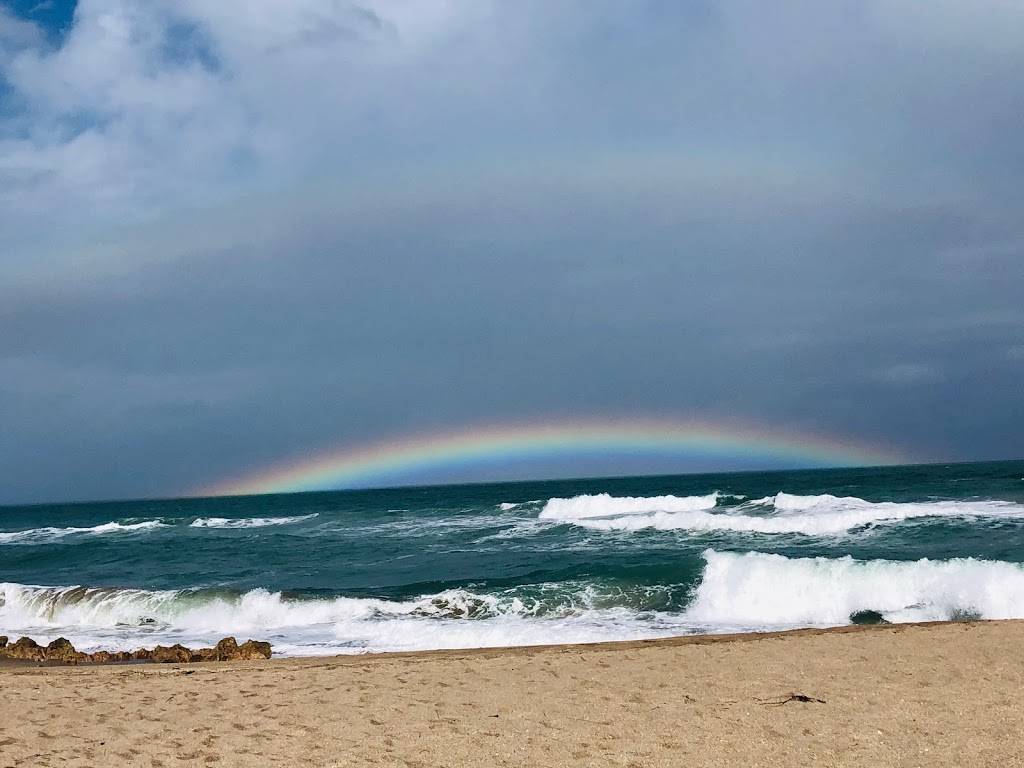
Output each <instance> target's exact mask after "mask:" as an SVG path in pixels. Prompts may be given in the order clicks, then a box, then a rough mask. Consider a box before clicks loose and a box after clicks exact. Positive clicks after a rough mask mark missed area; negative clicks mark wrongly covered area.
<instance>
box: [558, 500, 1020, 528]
mask: <svg viewBox="0 0 1024 768" xmlns="http://www.w3.org/2000/svg"><path fill="white" fill-rule="evenodd" d="M717 498H718V494H710V495H708V496H686V497H681V498H680V497H676V496H654V497H647V498H644V497H641V498H614V497H611V496H608V495H607V494H601V495H600V496H577V497H575V498H572V499H551V500H550V501H549V502H548V503H547V505H546V506H545V507H544V509H543V510H542V511H541V514H540V517H541V519H546V520H558V521H563V522H570V523H573V524H575V525H580V526H583V527H586V528H591V529H595V530H608V531H635V530H642V529H646V528H653V529H656V530H684V531H693V532H707V531H734V532H745V533H768V534H776V533H799V534H805V535H816V536H822V535H836V534H842V533H845V532H847V531H849V530H851V529H854V528H861V527H864V526H869V525H879V524H891V523H896V522H899V521H901V520H909V519H913V518H926V517H946V518H949V517H961V518H978V517H1011V518H1014V517H1015V518H1024V506H1021V505H1020V504H1014V503H1012V502H1007V501H977V500H963V501H930V502H908V503H897V502H869V501H865V500H863V499H858V498H856V497H853V496H846V497H837V496H831V495H829V494H822V495H817V496H797V495H793V494H788V493H779V494H776V495H775V496H768V497H765V498H763V499H757V500H754V501H750V502H747V503H746V504H743V505H740V506H737V507H729V508H721V511H709V510H711V509H712V508H714V507H715V503H716V501H717Z"/></svg>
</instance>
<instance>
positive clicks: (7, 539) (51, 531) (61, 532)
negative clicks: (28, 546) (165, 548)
mask: <svg viewBox="0 0 1024 768" xmlns="http://www.w3.org/2000/svg"><path fill="white" fill-rule="evenodd" d="M166 527H167V525H166V524H165V523H162V522H160V521H159V520H146V521H143V522H141V523H118V522H110V523H103V524H102V525H94V526H92V527H91V528H49V527H48V528H30V529H28V530H25V531H0V544H14V543H40V542H46V541H52V540H54V539H62V538H64V537H65V536H73V535H76V534H83V535H96V536H99V535H103V534H108V533H133V532H138V531H147V530H153V529H155V528H166Z"/></svg>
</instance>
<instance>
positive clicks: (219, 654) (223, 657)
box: [0, 636, 272, 664]
mask: <svg viewBox="0 0 1024 768" xmlns="http://www.w3.org/2000/svg"><path fill="white" fill-rule="evenodd" d="M271 653H272V651H271V648H270V643H264V642H260V641H258V640H247V641H246V642H244V643H242V644H241V645H239V644H238V641H236V640H235V638H233V637H225V638H224V639H223V640H221V641H220V642H219V643H217V645H216V646H215V647H214V648H197V649H195V650H193V649H191V648H186V647H185V646H184V645H180V644H178V643H175V644H174V645H171V646H164V645H158V646H156V647H155V648H153V649H152V650H150V649H147V648H139V649H138V650H137V651H133V652H132V651H114V652H111V651H96V652H95V653H82V652H81V651H78V650H75V646H73V645H72V644H71V643H70V642H69V641H68V640H66V639H65V638H63V637H58V638H57V639H56V640H54V641H53V642H52V643H50V644H49V645H47V646H46V647H45V648H44V647H43V646H41V645H39V643H37V642H36V641H35V640H33V639H32V638H30V637H22V638H19V639H18V640H17V641H16V642H14V643H9V642H8V639H7V638H6V637H3V636H0V660H3V659H11V660H15V661H34V662H49V663H55V664H80V663H93V664H113V663H117V662H130V661H136V662H137V661H151V662H157V663H165V664H189V663H192V662H200V661H252V660H256V659H269V658H270V656H271Z"/></svg>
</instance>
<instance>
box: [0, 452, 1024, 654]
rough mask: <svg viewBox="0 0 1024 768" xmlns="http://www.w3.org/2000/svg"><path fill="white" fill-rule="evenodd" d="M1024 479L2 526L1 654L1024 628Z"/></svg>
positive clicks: (668, 480) (274, 505)
mask: <svg viewBox="0 0 1024 768" xmlns="http://www.w3.org/2000/svg"><path fill="white" fill-rule="evenodd" d="M1022 563H1024V462H1021V461H1017V462H1000V463H987V464H970V465H949V466H915V467H892V468H875V469H843V470H811V471H794V472H763V473H758V472H746V473H734V474H713V475H684V476H672V477H634V478H618V479H594V480H571V481H548V482H536V483H502V484H493V485H462V486H434V487H421V488H401V489H391V490H373V491H341V492H326V493H302V494H287V495H268V496H248V497H233V498H205V499H184V500H166V501H127V502H113V503H92V504H73V505H35V506H24V507H4V508H0V582H2V583H0V634H6V635H10V636H17V635H21V634H28V635H31V636H33V637H35V638H36V639H38V640H41V641H42V640H50V639H52V638H55V637H57V636H65V637H67V638H69V639H71V640H72V642H74V643H75V644H76V645H77V646H79V647H80V648H82V649H84V650H96V649H100V648H106V649H121V648H134V647H137V646H140V645H147V646H149V645H153V644H155V643H164V644H166V643H172V642H182V643H186V644H210V643H212V642H215V641H216V640H217V639H219V638H220V637H223V636H224V635H228V634H233V635H236V636H239V639H246V638H249V637H253V638H258V639H264V640H269V641H270V642H272V643H273V644H274V646H275V650H276V652H277V653H279V654H282V655H311V654H327V653H357V652H364V651H390V650H411V649H427V648H454V647H478V646H500V645H512V644H531V643H563V642H586V641H600V640H613V639H630V638H645V637H660V636H667V635H682V634H689V633H703V632H733V631H757V630H769V629H778V628H785V627H797V626H812V625H813V626H825V625H838V624H845V623H849V622H851V621H879V620H884V621H892V622H900V621H916V620H928V619H956V618H963V617H982V618H1008V617H1024V565H1022Z"/></svg>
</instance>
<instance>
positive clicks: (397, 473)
mask: <svg viewBox="0 0 1024 768" xmlns="http://www.w3.org/2000/svg"><path fill="white" fill-rule="evenodd" d="M615 457H622V458H623V459H624V458H626V457H630V458H633V459H636V458H640V459H644V458H650V459H662V460H664V459H672V460H678V461H679V471H680V472H685V471H687V465H686V462H687V461H688V460H689V461H691V462H692V461H694V460H696V459H701V460H704V461H707V460H709V459H711V460H717V461H720V462H721V463H723V464H730V463H731V465H732V466H736V465H737V464H739V465H742V466H743V467H744V468H755V467H760V468H768V467H788V468H794V469H795V468H811V467H827V466H847V467H849V466H879V465H884V464H898V463H906V461H907V458H906V457H905V456H902V455H899V454H898V453H897V452H895V451H894V450H892V449H889V448H883V447H877V446H876V447H869V446H866V445H859V444H856V443H854V442H850V441H845V440H844V441H840V440H836V439H834V438H827V437H823V436H820V435H812V434H807V433H796V432H791V431H785V430H771V429H768V428H764V427H752V426H739V425H735V424H722V423H717V424H712V423H700V422H683V423H680V422H672V421H666V420H661V419H658V420H638V419H630V420H628V421H609V420H602V421H590V422H584V421H573V422H568V423H557V422H556V423H551V422H546V423H541V424H526V425H516V426H509V425H504V426H501V425H499V426H489V427H477V428H473V429H465V430H462V431H452V432H443V433H429V434H420V435H412V436H407V437H402V438H397V439H392V440H385V441H381V442H376V443H372V444H369V445H364V446H361V447H346V448H341V449H335V450H328V451H325V452H322V453H318V454H315V455H313V456H309V457H306V458H302V459H299V460H296V461H290V462H283V463H280V464H277V465H273V466H270V467H266V468H263V469H258V470H256V471H253V472H250V473H248V474H244V475H242V476H239V477H235V478H232V479H228V480H225V481H222V482H218V483H215V484H213V485H210V486H207V487H205V488H201V489H199V490H198V491H197V493H198V494H199V495H206V496H224V495H248V494H261V493H290V492H296V491H315V490H331V489H342V488H370V487H381V486H383V485H401V484H403V483H408V480H409V478H411V477H423V475H424V474H429V473H431V472H433V473H435V474H441V473H445V472H449V473H450V472H452V471H455V470H462V471H466V470H483V471H486V470H487V468H489V467H490V468H494V467H498V468H500V467H502V466H507V465H509V464H512V463H515V462H523V461H530V462H534V463H542V462H544V461H551V460H558V459H562V460H565V459H587V458H602V459H606V460H607V459H609V458H611V459H614V458H615ZM483 471H481V472H479V474H480V475H481V477H480V479H487V478H486V477H484V476H482V475H483ZM497 474H500V473H497ZM403 478H404V480H403Z"/></svg>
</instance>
